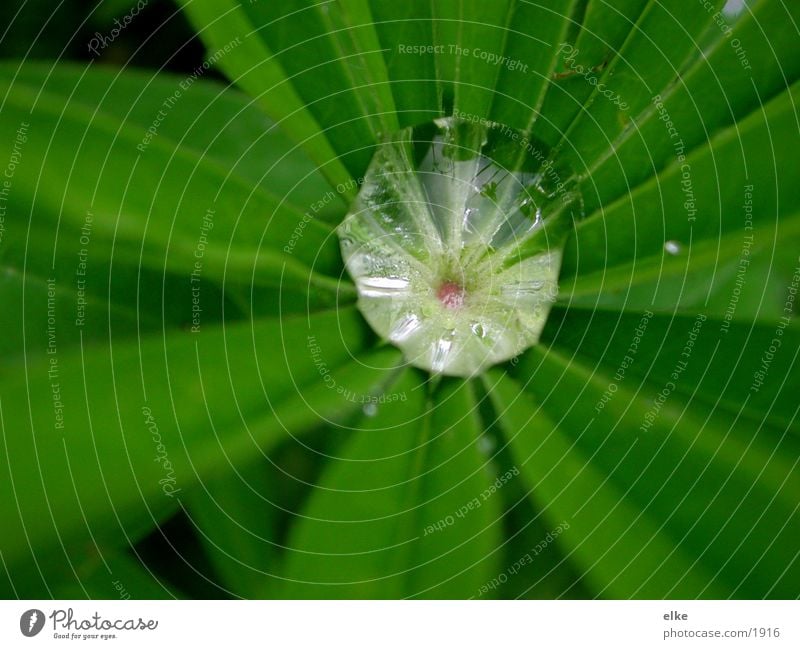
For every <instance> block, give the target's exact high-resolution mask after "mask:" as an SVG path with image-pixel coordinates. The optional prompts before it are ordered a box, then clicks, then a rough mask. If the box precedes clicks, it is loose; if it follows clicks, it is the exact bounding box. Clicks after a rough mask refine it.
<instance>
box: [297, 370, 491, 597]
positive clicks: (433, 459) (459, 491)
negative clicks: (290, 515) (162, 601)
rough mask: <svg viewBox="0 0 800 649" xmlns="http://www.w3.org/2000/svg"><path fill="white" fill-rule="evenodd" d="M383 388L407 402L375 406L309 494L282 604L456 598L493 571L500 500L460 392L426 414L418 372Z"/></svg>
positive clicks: (446, 389)
mask: <svg viewBox="0 0 800 649" xmlns="http://www.w3.org/2000/svg"><path fill="white" fill-rule="evenodd" d="M393 390H394V392H393V394H399V395H402V396H403V397H404V398H405V399H407V401H406V400H399V401H392V402H391V403H386V404H384V405H380V406H378V414H377V416H375V417H374V419H366V420H364V421H363V422H362V425H361V426H360V428H359V429H358V430H357V431H354V433H353V437H352V439H351V440H350V441H349V442H348V443H347V444H346V445H345V447H344V448H342V450H341V453H340V454H339V455H338V457H336V458H331V461H330V466H329V468H328V469H327V470H326V472H325V474H324V476H323V479H322V481H321V482H320V484H319V485H318V486H317V488H316V489H315V490H314V492H313V493H312V495H311V497H310V500H309V503H308V506H307V507H306V509H305V511H304V512H303V514H302V518H301V519H300V520H299V521H298V522H297V524H296V526H295V529H294V531H293V533H292V535H291V537H290V541H289V544H288V545H289V548H290V549H288V550H287V567H286V573H285V579H286V580H287V582H286V587H285V589H284V590H283V591H281V595H282V596H284V597H303V598H313V597H342V598H353V597H358V598H370V597H371V598H386V597H392V598H400V597H403V598H405V597H424V598H430V597H435V598H449V597H464V596H465V595H468V594H469V593H473V592H474V593H477V591H478V589H479V588H480V586H481V585H482V584H483V583H484V582H486V581H487V580H488V579H491V578H492V577H493V576H494V574H495V573H496V570H497V568H496V565H497V555H496V553H495V550H496V548H497V547H498V545H499V542H500V532H499V523H500V520H499V517H500V512H499V509H498V507H499V502H498V499H497V498H496V497H493V495H491V494H490V493H489V492H488V491H487V489H488V490H491V486H492V482H493V480H494V476H492V475H490V473H489V472H488V471H487V467H486V461H485V459H484V458H483V457H482V456H481V454H480V453H479V451H478V445H477V439H478V436H479V434H480V432H481V429H480V425H479V422H478V419H477V413H476V411H475V402H474V397H473V396H472V393H471V390H470V387H469V385H468V384H466V383H463V382H455V381H454V382H452V383H448V384H447V385H446V386H443V389H442V390H441V392H439V393H437V395H436V397H435V399H434V403H433V404H431V405H430V406H427V405H426V398H425V394H424V392H425V383H424V382H421V381H420V379H419V377H418V376H417V375H416V374H413V375H412V374H411V373H408V374H406V375H405V376H404V378H403V380H401V381H400V382H398V383H397V384H396V385H395V386H394V388H393ZM487 494H488V495H487ZM484 496H485V497H484Z"/></svg>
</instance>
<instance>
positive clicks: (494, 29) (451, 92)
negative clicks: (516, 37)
mask: <svg viewBox="0 0 800 649" xmlns="http://www.w3.org/2000/svg"><path fill="white" fill-rule="evenodd" d="M431 9H432V13H433V16H432V18H433V40H434V43H435V45H436V47H437V51H436V71H437V75H438V78H439V85H440V89H441V90H440V93H441V95H442V96H443V98H444V99H443V103H444V105H445V106H452V111H453V113H454V114H455V115H458V114H459V113H464V114H466V115H478V116H479V117H486V116H488V114H489V108H490V106H491V104H492V98H493V95H494V88H495V85H496V83H497V78H498V76H499V74H500V65H499V63H500V61H497V62H495V60H494V59H495V58H499V56H500V55H501V54H502V52H503V51H504V49H505V41H506V38H507V34H508V31H507V29H506V28H507V26H508V24H509V21H510V19H511V15H512V11H513V2H512V1H511V0H496V1H495V2H480V0H464V1H463V2H439V3H432V5H431ZM481 55H484V57H485V58H481ZM488 55H492V56H493V58H492V60H489V58H488Z"/></svg>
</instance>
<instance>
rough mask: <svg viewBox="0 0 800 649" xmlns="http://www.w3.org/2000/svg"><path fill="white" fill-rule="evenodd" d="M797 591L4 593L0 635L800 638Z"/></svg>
mask: <svg viewBox="0 0 800 649" xmlns="http://www.w3.org/2000/svg"><path fill="white" fill-rule="evenodd" d="M799 620H800V602H796V601H790V602H787V601H726V602H717V601H666V602H662V601H621V602H615V601H494V602H491V601H490V602H478V601H467V602H450V601H431V602H422V601H386V602H375V601H366V602H361V601H351V602H321V601H313V602H301V601H266V602H250V601H238V602H234V601H194V602H189V601H168V602H160V601H159V602H157V601H135V600H128V601H94V602H86V601H59V602H50V601H4V602H0V647H2V648H3V649H7V648H9V647H35V646H51V645H56V646H62V647H72V646H76V645H80V646H97V645H98V644H99V645H107V646H113V647H137V648H141V647H147V649H154V648H157V647H186V646H189V643H193V642H199V643H202V646H215V645H223V646H229V647H236V648H237V649H239V648H240V647H272V646H279V647H284V646H288V647H314V648H316V647H326V648H336V647H347V649H358V648H360V647H365V648H367V647H368V648H369V649H375V648H376V647H380V648H381V649H384V648H395V647H396V648H397V649H400V648H402V649H408V648H409V647H459V649H462V648H471V647H481V648H482V649H485V648H486V647H492V646H494V647H498V646H500V647H502V646H503V645H504V644H506V643H513V645H514V646H515V647H531V648H534V647H537V648H538V647H544V646H547V645H548V644H554V645H556V646H564V644H565V643H567V646H577V647H581V646H587V647H615V648H618V647H635V648H636V649H642V648H649V647H653V646H656V645H661V646H665V647H668V646H697V647H706V646H707V647H743V646H756V647H762V646H763V647H799V646H800V635H799V634H798V629H799V628H800V621H799Z"/></svg>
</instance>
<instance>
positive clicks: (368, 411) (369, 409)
mask: <svg viewBox="0 0 800 649" xmlns="http://www.w3.org/2000/svg"><path fill="white" fill-rule="evenodd" d="M362 410H363V411H364V414H365V415H366V416H367V417H374V416H375V415H377V414H378V405H377V404H375V403H365V404H364V407H363V408H362Z"/></svg>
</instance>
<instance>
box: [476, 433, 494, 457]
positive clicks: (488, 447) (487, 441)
mask: <svg viewBox="0 0 800 649" xmlns="http://www.w3.org/2000/svg"><path fill="white" fill-rule="evenodd" d="M496 447H497V442H496V441H495V440H494V438H493V437H489V436H488V435H481V436H480V437H479V438H478V451H480V452H481V453H482V454H483V455H491V454H492V452H493V451H494V449H495V448H496Z"/></svg>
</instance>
